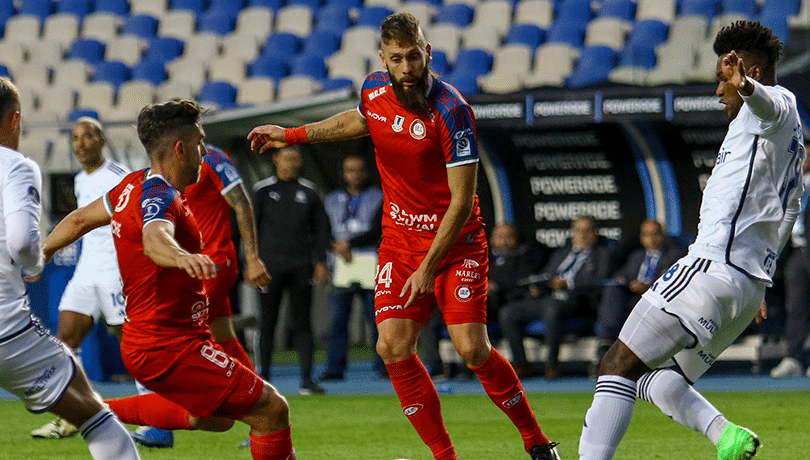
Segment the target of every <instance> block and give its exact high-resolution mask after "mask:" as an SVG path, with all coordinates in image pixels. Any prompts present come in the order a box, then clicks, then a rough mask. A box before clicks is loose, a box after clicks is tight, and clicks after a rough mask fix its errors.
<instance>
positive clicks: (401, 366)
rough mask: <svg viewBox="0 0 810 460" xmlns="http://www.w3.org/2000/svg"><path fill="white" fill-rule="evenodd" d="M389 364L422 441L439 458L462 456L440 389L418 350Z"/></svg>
mask: <svg viewBox="0 0 810 460" xmlns="http://www.w3.org/2000/svg"><path fill="white" fill-rule="evenodd" d="M385 368H386V369H387V370H388V375H389V376H390V377H391V383H392V384H393V385H394V390H395V391H396V392H397V396H398V397H399V401H400V403H401V405H402V411H403V412H404V413H405V415H406V416H408V420H409V421H410V422H411V424H412V425H413V427H414V428H416V432H417V433H419V436H420V437H421V438H422V441H424V442H425V444H427V445H428V447H430V450H431V451H432V452H433V456H434V457H435V458H436V459H437V460H458V456H457V455H456V451H455V449H454V448H453V443H452V442H450V436H449V435H448V434H447V429H445V427H444V420H442V408H441V403H440V402H439V393H437V392H436V387H434V386H433V381H432V380H430V374H428V372H427V369H425V366H424V365H423V364H422V361H420V360H419V358H418V357H417V356H416V354H414V355H413V356H411V357H410V358H407V359H403V360H402V361H397V362H395V363H391V364H386V365H385Z"/></svg>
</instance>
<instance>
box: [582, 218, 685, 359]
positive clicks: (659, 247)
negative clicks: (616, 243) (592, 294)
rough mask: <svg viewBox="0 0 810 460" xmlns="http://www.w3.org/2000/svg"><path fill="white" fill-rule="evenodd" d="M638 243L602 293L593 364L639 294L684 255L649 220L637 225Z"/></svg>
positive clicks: (605, 349) (617, 329)
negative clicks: (597, 341)
mask: <svg viewBox="0 0 810 460" xmlns="http://www.w3.org/2000/svg"><path fill="white" fill-rule="evenodd" d="M639 241H640V243H641V247H639V248H637V249H635V250H634V251H632V252H631V253H630V255H629V256H628V257H627V262H626V263H625V264H624V266H622V267H621V268H620V269H618V270H617V271H616V272H615V273H614V274H613V283H610V284H608V285H607V286H605V288H604V289H603V290H602V300H601V301H600V302H599V306H598V307H597V310H596V320H597V327H596V336H597V338H598V339H599V348H598V349H597V362H598V361H599V360H601V359H602V356H603V355H604V354H605V352H606V351H607V350H608V348H610V346H611V345H612V344H613V342H615V341H616V339H617V338H619V330H620V329H621V327H622V325H623V324H624V320H625V319H627V315H629V314H630V310H632V308H633V306H634V305H635V304H636V303H637V302H638V300H639V299H640V298H641V294H644V292H645V291H646V290H647V289H649V288H650V286H652V283H653V282H654V281H655V280H656V279H657V278H658V277H659V276H661V275H662V274H663V273H664V272H665V271H666V270H667V269H668V268H669V267H671V266H672V264H674V263H675V262H676V261H677V260H678V259H680V258H681V257H683V256H684V254H685V251H684V250H683V248H681V247H679V246H677V245H675V244H672V242H671V241H670V240H668V239H667V238H666V236H665V235H664V228H663V227H662V226H661V224H660V223H659V222H658V221H655V220H652V219H648V220H645V221H644V222H642V223H641V232H640V233H639Z"/></svg>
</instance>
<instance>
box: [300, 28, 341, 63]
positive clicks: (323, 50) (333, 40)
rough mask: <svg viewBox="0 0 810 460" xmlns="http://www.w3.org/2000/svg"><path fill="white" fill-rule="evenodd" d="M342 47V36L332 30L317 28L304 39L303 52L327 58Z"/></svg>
mask: <svg viewBox="0 0 810 460" xmlns="http://www.w3.org/2000/svg"><path fill="white" fill-rule="evenodd" d="M339 47H340V36H339V35H337V34H336V33H334V32H332V31H330V30H316V31H314V32H312V33H311V34H310V35H309V37H307V38H305V39H304V50H303V51H302V53H304V54H309V55H313V56H320V57H321V58H325V57H327V56H329V55H331V54H332V53H334V52H335V51H337V50H338V48H339Z"/></svg>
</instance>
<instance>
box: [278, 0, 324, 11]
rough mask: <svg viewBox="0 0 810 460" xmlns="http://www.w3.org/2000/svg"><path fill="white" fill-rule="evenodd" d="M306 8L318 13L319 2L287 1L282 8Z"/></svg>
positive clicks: (309, 0) (312, 0)
mask: <svg viewBox="0 0 810 460" xmlns="http://www.w3.org/2000/svg"><path fill="white" fill-rule="evenodd" d="M292 5H295V6H308V7H310V8H311V9H312V11H318V8H320V7H321V1H320V0H287V3H285V4H284V6H292Z"/></svg>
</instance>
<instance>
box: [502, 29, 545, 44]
mask: <svg viewBox="0 0 810 460" xmlns="http://www.w3.org/2000/svg"><path fill="white" fill-rule="evenodd" d="M545 34H546V31H544V30H543V29H541V28H540V27H539V26H537V25H535V24H515V25H513V26H512V28H511V29H509V33H508V34H507V35H506V44H507V45H526V46H528V47H529V48H531V49H532V50H535V49H537V47H538V46H540V44H541V43H542V42H543V38H544V37H545Z"/></svg>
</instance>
